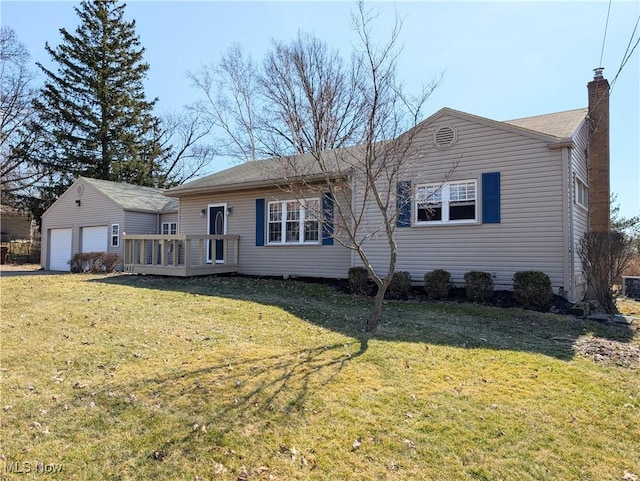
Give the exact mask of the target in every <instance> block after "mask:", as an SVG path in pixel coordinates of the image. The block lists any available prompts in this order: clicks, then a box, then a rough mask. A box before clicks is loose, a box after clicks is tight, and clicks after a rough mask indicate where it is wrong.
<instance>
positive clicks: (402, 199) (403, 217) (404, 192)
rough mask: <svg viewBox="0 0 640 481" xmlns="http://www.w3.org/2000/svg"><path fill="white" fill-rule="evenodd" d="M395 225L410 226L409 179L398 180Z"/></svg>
mask: <svg viewBox="0 0 640 481" xmlns="http://www.w3.org/2000/svg"><path fill="white" fill-rule="evenodd" d="M397 199H398V200H397V207H398V220H397V221H396V226H397V227H411V181H410V180H405V181H403V182H398V196H397Z"/></svg>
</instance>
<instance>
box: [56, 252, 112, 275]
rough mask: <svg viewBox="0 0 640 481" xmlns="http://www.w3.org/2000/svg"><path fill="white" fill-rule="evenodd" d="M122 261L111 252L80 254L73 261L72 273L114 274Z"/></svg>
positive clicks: (71, 262)
mask: <svg viewBox="0 0 640 481" xmlns="http://www.w3.org/2000/svg"><path fill="white" fill-rule="evenodd" d="M120 261H121V259H120V256H119V255H118V254H114V253H111V252H78V253H77V254H75V255H74V256H73V257H72V258H71V261H70V262H69V263H70V264H71V272H74V273H91V274H100V273H104V272H113V271H114V269H115V268H116V266H117V265H118V264H119V263H120Z"/></svg>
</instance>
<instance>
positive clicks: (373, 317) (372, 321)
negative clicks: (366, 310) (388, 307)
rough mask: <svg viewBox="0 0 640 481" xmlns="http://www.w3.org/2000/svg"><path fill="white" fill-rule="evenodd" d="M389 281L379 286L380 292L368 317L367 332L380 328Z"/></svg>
mask: <svg viewBox="0 0 640 481" xmlns="http://www.w3.org/2000/svg"><path fill="white" fill-rule="evenodd" d="M387 285H388V284H387V283H384V284H382V285H381V286H379V287H378V293H377V294H376V297H375V298H374V300H373V310H372V311H371V314H370V315H369V319H367V327H366V331H367V332H373V331H375V330H376V329H377V328H378V324H379V323H380V319H381V318H382V308H383V306H384V295H385V293H386V292H387Z"/></svg>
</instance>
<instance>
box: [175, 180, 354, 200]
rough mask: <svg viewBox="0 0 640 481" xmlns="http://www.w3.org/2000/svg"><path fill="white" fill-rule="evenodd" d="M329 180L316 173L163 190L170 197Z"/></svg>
mask: <svg viewBox="0 0 640 481" xmlns="http://www.w3.org/2000/svg"><path fill="white" fill-rule="evenodd" d="M340 177H343V178H346V175H344V176H334V177H330V178H329V179H330V180H337V179H339V178H340ZM326 180H327V176H325V175H324V174H316V175H309V176H306V177H304V178H302V179H299V180H296V179H283V178H279V179H267V180H254V181H250V182H237V183H235V184H221V185H203V186H196V187H174V188H173V189H169V190H166V191H164V192H163V194H164V195H166V196H168V197H178V198H179V197H185V196H189V195H197V194H213V193H219V192H237V191H240V190H253V189H257V188H260V187H279V186H282V185H287V184H298V183H308V184H309V183H313V184H316V183H320V182H323V181H326Z"/></svg>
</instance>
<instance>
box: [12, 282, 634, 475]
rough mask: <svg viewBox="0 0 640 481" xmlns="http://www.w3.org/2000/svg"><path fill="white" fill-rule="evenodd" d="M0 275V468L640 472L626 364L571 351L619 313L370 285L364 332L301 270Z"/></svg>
mask: <svg viewBox="0 0 640 481" xmlns="http://www.w3.org/2000/svg"><path fill="white" fill-rule="evenodd" d="M0 286H1V289H2V293H1V294H2V318H1V322H0V324H1V325H0V339H1V342H2V345H1V355H2V366H1V374H2V377H1V383H2V384H1V386H0V389H1V391H0V394H1V404H2V406H1V407H2V411H1V412H0V414H1V416H2V417H1V423H0V458H1V460H0V467H1V468H2V472H1V473H0V479H25V477H29V476H33V477H38V478H39V479H64V480H86V479H91V480H106V479H118V480H129V479H130V480H134V479H135V480H137V479H156V480H161V479H178V480H213V479H220V480H234V481H235V480H243V479H248V480H262V479H264V480H268V479H272V480H294V479H311V480H341V479H356V480H386V479H388V480H396V479H398V480H400V479H410V480H423V479H424V480H429V479H434V480H465V479H469V480H474V479H481V480H620V479H623V477H624V476H627V477H628V479H634V478H633V477H632V476H634V475H635V476H639V477H640V367H639V366H638V365H637V364H634V363H631V364H629V363H627V362H622V361H621V360H620V359H621V358H618V357H615V356H614V357H607V356H606V355H605V356H596V357H586V356H582V355H580V354H577V353H576V349H575V343H576V341H580V342H584V341H585V338H588V339H590V340H592V341H594V342H595V341H599V340H607V342H608V343H609V344H610V345H611V346H613V347H614V348H616V349H617V348H620V349H622V350H627V351H629V350H631V351H632V352H638V351H637V350H640V339H639V335H638V334H637V331H635V330H633V329H632V327H633V326H632V327H629V326H623V325H614V324H611V325H603V324H598V323H589V322H587V321H583V320H578V319H575V318H573V317H567V316H557V315H553V314H540V313H536V312H532V311H524V310H518V309H498V308H489V307H481V306H473V305H453V304H433V305H429V304H422V303H412V302H404V303H403V302H389V303H388V304H387V306H386V311H385V318H384V320H383V322H382V323H381V325H380V328H379V329H378V331H377V332H376V333H375V334H374V335H372V336H366V335H365V333H364V332H363V330H362V327H363V325H364V320H365V318H366V316H367V314H368V311H369V307H370V304H369V301H367V300H363V299H354V298H352V297H350V296H347V295H344V294H341V293H338V292H335V291H333V290H331V289H329V288H328V287H325V286H319V285H313V284H305V283H301V282H284V281H271V280H255V279H243V278H233V277H229V278H201V279H168V278H157V277H143V276H126V275H119V276H106V277H105V276H90V275H70V274H68V275H42V276H24V277H3V278H2V280H1V284H0ZM634 308H635V307H634ZM609 341H611V342H609ZM614 353H615V350H614ZM38 469H39V470H40V471H46V473H41V472H38V473H36V471H37V470H38ZM28 471H29V472H28ZM53 471H59V472H53ZM40 475H42V476H40Z"/></svg>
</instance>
